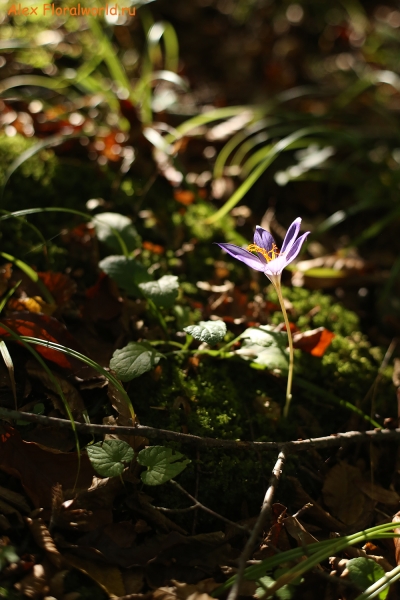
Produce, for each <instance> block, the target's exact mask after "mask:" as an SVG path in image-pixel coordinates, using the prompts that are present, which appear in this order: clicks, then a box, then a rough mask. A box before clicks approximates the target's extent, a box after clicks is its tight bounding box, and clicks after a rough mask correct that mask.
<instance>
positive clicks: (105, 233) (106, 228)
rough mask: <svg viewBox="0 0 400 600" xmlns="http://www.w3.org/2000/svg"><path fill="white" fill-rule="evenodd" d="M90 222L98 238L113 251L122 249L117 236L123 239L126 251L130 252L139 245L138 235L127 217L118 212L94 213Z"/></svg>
mask: <svg viewBox="0 0 400 600" xmlns="http://www.w3.org/2000/svg"><path fill="white" fill-rule="evenodd" d="M92 223H93V225H94V228H95V230H96V235H97V237H98V239H99V240H100V241H101V242H104V243H105V244H107V246H109V247H110V248H112V249H113V250H114V251H115V252H121V250H122V249H121V244H120V242H119V240H118V237H117V236H120V238H121V239H122V240H123V242H124V243H125V245H126V247H127V250H128V252H132V250H135V248H138V246H140V236H139V234H138V232H137V231H136V229H135V228H134V226H133V225H132V221H131V220H130V218H129V217H126V216H124V215H120V214H118V213H113V212H104V213H101V214H99V215H96V216H95V218H94V219H93V221H92ZM115 232H116V233H117V235H116V233H115Z"/></svg>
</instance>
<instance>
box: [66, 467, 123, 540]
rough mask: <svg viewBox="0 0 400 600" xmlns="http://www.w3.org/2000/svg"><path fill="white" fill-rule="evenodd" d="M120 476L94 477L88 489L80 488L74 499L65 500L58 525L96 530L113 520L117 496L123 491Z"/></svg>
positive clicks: (85, 530) (81, 529) (83, 529)
mask: <svg viewBox="0 0 400 600" xmlns="http://www.w3.org/2000/svg"><path fill="white" fill-rule="evenodd" d="M121 489H122V483H121V480H120V479H119V477H111V478H106V479H100V478H97V477H93V481H92V484H91V486H90V487H89V488H88V489H82V490H78V491H77V492H76V493H75V494H74V497H73V499H72V500H67V501H66V502H63V503H62V505H61V507H60V510H59V512H58V514H57V515H56V516H55V521H56V523H57V526H58V527H61V528H66V529H70V528H73V529H78V530H79V531H83V532H87V531H94V530H97V529H99V528H100V527H104V526H105V525H109V524H110V523H112V522H113V513H112V508H113V504H114V499H115V496H116V495H117V494H118V493H120V492H121Z"/></svg>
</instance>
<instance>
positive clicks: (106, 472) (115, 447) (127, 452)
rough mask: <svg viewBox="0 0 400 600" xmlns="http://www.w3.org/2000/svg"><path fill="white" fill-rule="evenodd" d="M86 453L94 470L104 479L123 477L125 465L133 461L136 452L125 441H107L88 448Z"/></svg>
mask: <svg viewBox="0 0 400 600" xmlns="http://www.w3.org/2000/svg"><path fill="white" fill-rule="evenodd" d="M86 451H87V453H88V456H89V460H90V462H91V463H92V467H93V468H94V470H95V471H96V472H97V473H98V474H99V475H101V476H102V477H116V476H117V475H121V473H122V472H123V470H124V469H125V464H126V463H130V462H131V461H132V459H133V456H134V452H133V449H132V448H131V447H130V445H129V444H127V443H126V442H124V441H123V440H105V441H104V442H97V444H93V445H92V446H88V447H87V448H86Z"/></svg>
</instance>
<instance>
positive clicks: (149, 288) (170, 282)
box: [139, 275, 179, 308]
mask: <svg viewBox="0 0 400 600" xmlns="http://www.w3.org/2000/svg"><path fill="white" fill-rule="evenodd" d="M139 288H140V290H141V291H142V293H143V295H144V296H145V297H146V298H150V300H152V301H153V302H154V304H155V305H156V306H159V307H161V306H162V307H164V308H171V306H173V305H174V302H175V299H176V297H177V296H178V291H179V284H178V278H177V276H176V275H164V276H163V277H161V279H158V280H157V281H148V282H147V283H140V284H139Z"/></svg>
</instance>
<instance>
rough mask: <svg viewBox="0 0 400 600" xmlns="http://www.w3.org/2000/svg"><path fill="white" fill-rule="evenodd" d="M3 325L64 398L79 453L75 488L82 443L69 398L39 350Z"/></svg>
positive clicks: (79, 466)
mask: <svg viewBox="0 0 400 600" xmlns="http://www.w3.org/2000/svg"><path fill="white" fill-rule="evenodd" d="M1 327H2V328H3V329H5V331H7V333H8V334H9V335H10V337H11V338H12V339H14V340H15V341H17V342H19V343H20V344H22V345H23V346H24V347H25V348H26V349H27V350H28V352H30V353H31V354H32V356H33V357H34V358H35V359H36V360H37V361H38V363H39V364H40V366H41V367H42V368H43V369H44V370H45V372H46V374H47V376H48V377H49V379H51V381H52V382H53V385H54V387H55V389H56V390H57V392H58V395H59V396H60V398H61V400H62V403H63V405H64V408H65V411H66V413H67V416H68V418H69V420H70V422H71V428H72V431H73V433H74V437H75V447H76V452H77V455H78V471H77V474H76V479H75V484H74V488H75V487H76V484H77V481H78V477H79V472H80V468H81V454H80V444H79V438H78V432H77V431H76V427H75V421H74V417H73V415H72V412H71V409H70V407H69V404H68V402H67V399H66V398H65V396H64V392H63V391H62V388H61V386H60V384H59V382H58V380H57V379H56V377H54V375H53V373H52V372H51V370H50V369H49V367H48V366H47V364H46V363H45V361H44V360H43V358H42V357H41V356H40V354H39V353H38V352H36V350H35V349H34V348H32V346H31V344H30V343H29V342H27V341H26V340H25V339H24V336H21V335H19V334H18V333H16V332H15V331H13V330H12V329H10V328H9V327H7V325H4V323H1ZM42 341H43V340H42Z"/></svg>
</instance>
